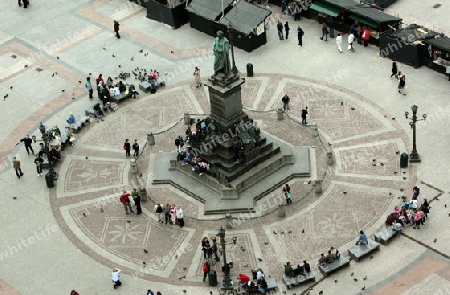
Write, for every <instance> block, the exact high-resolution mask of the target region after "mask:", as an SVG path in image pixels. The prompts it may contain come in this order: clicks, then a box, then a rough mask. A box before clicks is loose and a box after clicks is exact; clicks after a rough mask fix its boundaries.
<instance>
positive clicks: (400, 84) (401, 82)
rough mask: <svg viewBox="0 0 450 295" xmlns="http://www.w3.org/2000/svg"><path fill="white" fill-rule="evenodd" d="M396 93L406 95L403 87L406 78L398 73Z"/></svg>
mask: <svg viewBox="0 0 450 295" xmlns="http://www.w3.org/2000/svg"><path fill="white" fill-rule="evenodd" d="M397 77H398V93H402V94H403V95H406V93H405V86H406V77H405V75H403V74H402V72H398V76H397Z"/></svg>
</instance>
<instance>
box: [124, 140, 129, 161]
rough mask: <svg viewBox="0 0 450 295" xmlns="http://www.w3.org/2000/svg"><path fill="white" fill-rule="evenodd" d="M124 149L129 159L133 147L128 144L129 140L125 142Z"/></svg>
mask: <svg viewBox="0 0 450 295" xmlns="http://www.w3.org/2000/svg"><path fill="white" fill-rule="evenodd" d="M123 149H124V150H125V157H129V156H130V151H131V145H130V143H129V142H128V139H125V142H124V144H123Z"/></svg>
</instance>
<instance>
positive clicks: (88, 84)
mask: <svg viewBox="0 0 450 295" xmlns="http://www.w3.org/2000/svg"><path fill="white" fill-rule="evenodd" d="M84 87H86V89H87V90H88V92H89V99H93V98H94V95H93V94H94V89H93V88H92V84H91V77H87V78H86V83H85V84H84Z"/></svg>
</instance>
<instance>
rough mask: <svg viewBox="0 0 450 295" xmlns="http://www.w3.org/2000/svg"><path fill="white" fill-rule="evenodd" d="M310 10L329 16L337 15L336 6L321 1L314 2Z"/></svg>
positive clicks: (337, 9)
mask: <svg viewBox="0 0 450 295" xmlns="http://www.w3.org/2000/svg"><path fill="white" fill-rule="evenodd" d="M310 8H311V9H312V10H315V11H318V12H322V13H325V14H326V15H329V16H338V15H339V12H340V11H339V8H336V7H334V6H331V5H328V4H325V3H322V2H314V3H313V5H311V7H310Z"/></svg>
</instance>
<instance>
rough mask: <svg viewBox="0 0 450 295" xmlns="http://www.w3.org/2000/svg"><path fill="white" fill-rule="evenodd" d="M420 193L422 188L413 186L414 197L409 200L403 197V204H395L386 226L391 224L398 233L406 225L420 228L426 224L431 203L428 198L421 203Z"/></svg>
mask: <svg viewBox="0 0 450 295" xmlns="http://www.w3.org/2000/svg"><path fill="white" fill-rule="evenodd" d="M419 195H420V188H418V187H417V186H415V187H414V188H413V193H412V197H411V199H410V200H407V198H406V197H403V198H402V201H403V203H402V205H400V206H395V207H394V209H393V210H392V212H391V213H390V214H389V215H388V217H387V218H386V222H385V224H386V226H391V227H392V230H393V231H395V232H398V233H401V232H402V228H404V227H405V226H412V227H413V229H420V226H421V225H424V224H425V221H426V220H427V219H428V214H429V213H430V208H431V207H430V204H429V203H428V200H427V199H423V202H422V203H421V204H420V205H419V202H418V200H417V199H418V197H419Z"/></svg>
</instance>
